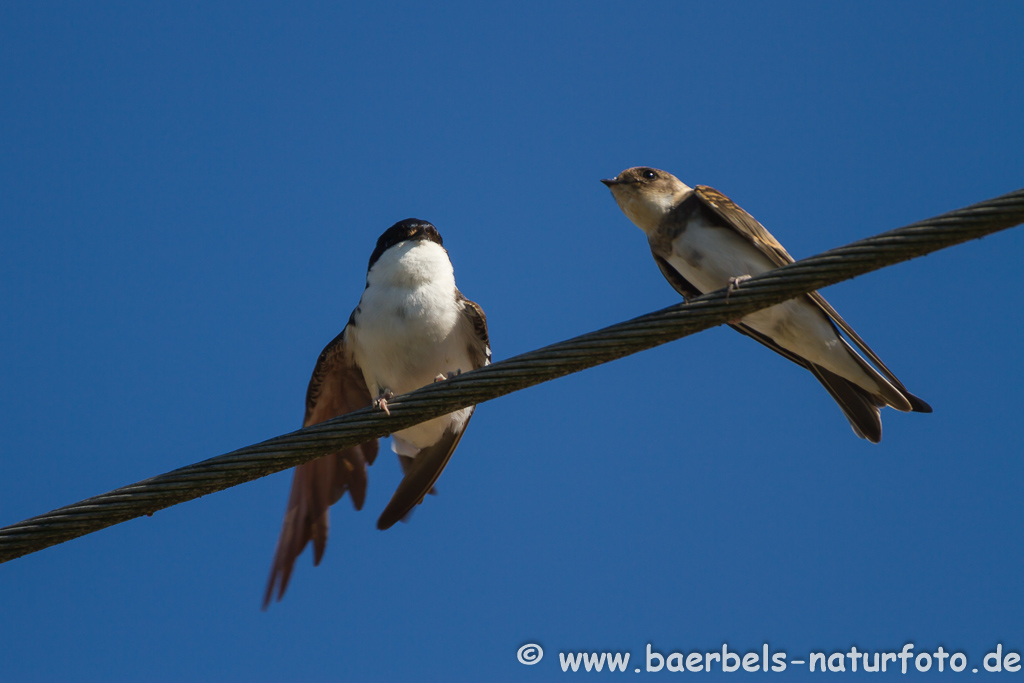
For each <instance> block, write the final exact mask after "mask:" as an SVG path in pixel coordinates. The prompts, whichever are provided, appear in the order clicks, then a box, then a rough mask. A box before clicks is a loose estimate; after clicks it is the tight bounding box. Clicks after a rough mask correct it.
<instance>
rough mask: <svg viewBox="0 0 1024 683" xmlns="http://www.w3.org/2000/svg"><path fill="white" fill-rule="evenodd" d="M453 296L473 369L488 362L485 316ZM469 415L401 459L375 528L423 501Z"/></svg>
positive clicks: (472, 304) (388, 525) (383, 526)
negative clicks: (410, 456)
mask: <svg viewBox="0 0 1024 683" xmlns="http://www.w3.org/2000/svg"><path fill="white" fill-rule="evenodd" d="M456 297H457V299H458V300H459V301H460V302H461V303H462V321H461V324H462V325H463V326H464V328H463V330H462V332H463V334H465V336H466V338H467V339H468V340H469V341H468V351H469V357H470V359H471V360H472V363H473V368H472V369H474V370H475V369H476V368H479V367H483V366H484V365H488V364H489V363H490V362H491V344H490V340H489V338H488V335H487V317H486V316H485V315H484V311H483V309H482V308H480V306H479V305H478V304H476V303H475V302H473V301H470V300H469V299H467V298H466V297H465V296H463V295H462V292H459V291H458V290H456ZM472 417H473V413H472V411H470V413H469V416H468V417H467V418H466V421H465V422H464V423H463V424H462V426H461V427H460V428H458V429H450V430H448V431H446V432H445V433H444V436H442V437H441V439H440V440H439V441H438V442H437V443H435V444H433V445H432V446H428V447H427V448H423V449H421V450H420V452H419V453H417V454H416V457H415V458H413V459H412V462H411V463H409V462H408V461H407V459H405V460H403V463H402V467H403V469H405V476H404V477H403V478H402V481H401V483H399V485H398V488H397V489H396V490H395V493H394V495H393V496H391V500H390V502H388V504H387V507H385V508H384V512H382V513H381V515H380V518H379V519H378V520H377V528H378V529H382V530H383V529H389V528H391V527H392V526H394V524H395V523H396V522H398V521H399V520H400V519H402V518H403V517H405V516H406V515H407V514H408V513H409V512H410V511H411V510H412V509H413V508H414V507H416V506H417V505H419V504H420V503H421V502H423V498H424V497H425V496H426V495H427V494H428V493H430V491H431V490H432V489H433V488H434V483H435V482H436V481H437V479H438V477H440V476H441V472H442V471H444V468H445V466H446V465H447V464H448V461H449V460H450V459H451V457H452V453H454V452H455V447H456V446H458V445H459V441H460V440H461V439H462V435H463V433H465V431H466V427H467V426H468V425H469V420H470V418H472Z"/></svg>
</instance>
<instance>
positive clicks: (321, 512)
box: [263, 328, 377, 609]
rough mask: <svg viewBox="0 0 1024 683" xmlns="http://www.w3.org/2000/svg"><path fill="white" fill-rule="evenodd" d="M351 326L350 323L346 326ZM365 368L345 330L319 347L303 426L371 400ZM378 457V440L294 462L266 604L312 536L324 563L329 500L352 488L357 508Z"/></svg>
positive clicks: (315, 553)
mask: <svg viewBox="0 0 1024 683" xmlns="http://www.w3.org/2000/svg"><path fill="white" fill-rule="evenodd" d="M346 329H347V328H346ZM371 402H372V401H371V398H370V392H369V391H368V390H367V388H366V382H365V380H364V379H363V373H362V371H360V370H359V368H358V367H356V365H355V364H354V363H353V362H352V355H351V353H349V352H348V350H347V349H346V346H345V332H344V331H342V333H341V334H339V335H338V336H337V337H335V338H334V340H333V341H332V342H331V343H330V344H328V345H327V346H326V347H325V348H324V350H323V351H322V352H321V353H320V357H319V358H318V359H317V361H316V367H315V368H313V376H312V377H311V378H310V380H309V387H308V389H307V390H306V415H305V418H304V419H303V421H302V426H303V427H308V426H310V425H314V424H318V423H320V422H324V421H325V420H330V419H331V418H334V417H337V416H339V415H344V414H345V413H350V412H352V411H353V410H358V409H359V408H364V407H366V406H368V405H370V404H371ZM376 457H377V440H376V439H374V440H372V441H367V442H366V443H363V444H360V445H358V446H353V447H352V448H346V449H345V450H343V451H339V452H337V453H331V454H329V455H325V456H323V457H322V458H317V459H316V460H314V461H312V462H308V463H306V464H304V465H299V466H298V467H296V468H295V474H294V476H293V477H292V490H291V494H290V495H289V497H288V507H287V509H286V510H285V515H284V522H283V523H282V524H281V535H280V537H279V538H278V540H277V550H276V551H275V553H274V561H273V564H272V565H271V567H270V578H269V579H268V581H267V590H266V593H265V594H264V597H263V608H264V609H266V607H267V605H268V604H270V600H271V598H272V597H273V594H274V588H275V586H276V587H277V599H278V600H280V599H281V597H282V596H283V595H284V591H285V589H286V588H287V587H288V580H289V578H291V573H292V567H293V566H294V565H295V560H296V558H298V556H299V555H300V554H301V553H302V551H303V549H305V547H306V544H307V543H309V542H310V541H313V564H320V560H321V558H322V557H323V554H324V548H326V546H327V531H328V526H329V512H328V509H329V508H330V506H331V505H333V504H334V503H335V502H337V501H338V499H340V498H341V497H342V496H343V495H344V494H345V491H348V492H349V493H350V494H351V496H352V504H353V505H354V506H355V508H356V509H357V510H359V509H361V508H362V507H363V501H364V500H365V498H366V468H367V465H372V464H373V461H374V459H375V458H376Z"/></svg>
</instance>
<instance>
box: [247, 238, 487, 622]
mask: <svg viewBox="0 0 1024 683" xmlns="http://www.w3.org/2000/svg"><path fill="white" fill-rule="evenodd" d="M490 360H491V347H490V342H489V340H488V337H487V319H486V318H485V317H484V312H483V310H482V309H481V308H480V307H479V306H478V305H477V304H475V303H473V302H472V301H470V300H469V299H467V298H466V297H464V296H463V295H462V293H461V292H460V291H459V290H458V289H457V288H456V286H455V274H454V271H453V270H452V264H451V261H450V260H449V259H448V252H447V251H446V250H445V248H444V246H442V242H441V235H440V234H438V232H437V228H435V227H434V226H433V225H431V224H430V223H427V222H426V221H421V220H416V219H412V218H410V219H407V220H404V221H401V222H399V223H395V224H394V225H393V226H391V227H390V228H388V230H387V231H386V232H385V233H384V234H383V235H381V236H380V239H378V240H377V248H376V249H374V250H373V254H372V255H371V256H370V265H369V266H368V267H367V271H366V289H364V290H363V296H362V298H360V300H359V305H358V306H356V309H355V311H353V312H352V315H351V316H350V317H349V319H348V324H347V325H346V326H345V329H344V330H342V332H341V334H339V335H338V336H337V337H335V338H334V340H333V341H332V342H331V343H330V344H328V345H327V347H326V348H325V349H324V350H323V352H322V353H321V354H320V357H319V358H318V359H317V362H316V367H315V368H313V376H312V378H310V380H309V388H308V389H307V391H306V416H305V419H304V420H303V421H302V425H303V426H304V427H308V426H309V425H313V424H317V423H319V422H323V421H325V420H329V419H331V418H333V417H337V416H338V415H343V414H345V413H348V412H351V411H353V410H356V409H358V408H363V407H366V406H369V405H375V406H377V407H378V408H380V409H382V410H384V411H387V401H388V399H389V398H391V397H393V396H394V395H396V394H404V393H406V392H409V391H412V390H414V389H418V388H419V387H422V386H425V385H427V384H430V383H431V382H434V381H439V380H443V379H446V378H448V377H450V376H452V375H453V374H458V373H460V372H462V371H463V370H470V369H474V368H479V367H481V366H484V365H487V364H488V363H490ZM472 415H473V407H469V408H463V409H462V410H457V411H455V412H453V413H449V414H448V415H445V416H443V417H438V418H435V419H433V420H429V421H428V422H424V423H422V424H418V425H415V426H413V427H409V428H408V429H403V430H401V431H399V432H396V433H395V434H393V435H392V442H393V443H392V449H393V450H394V451H395V453H397V454H398V459H399V462H400V463H401V465H402V470H403V471H404V477H403V479H402V482H401V483H400V484H399V485H398V489H397V490H396V491H395V493H394V495H393V496H392V498H391V502H389V503H388V505H387V507H386V508H385V509H384V512H383V513H381V516H380V519H378V520H377V528H379V529H387V528H389V527H390V526H391V525H393V524H394V523H395V522H397V521H398V520H400V519H402V518H404V517H405V516H406V515H407V514H408V513H409V512H410V511H411V510H412V508H414V507H415V506H416V505H417V504H419V503H420V502H422V500H423V497H424V495H426V494H427V493H428V492H431V491H432V489H433V486H434V482H436V481H437V478H438V477H439V476H440V475H441V471H442V470H443V469H444V467H445V465H447V464H448V459H449V458H451V456H452V452H453V451H454V450H455V447H456V446H457V445H458V444H459V439H461V438H462V434H463V432H464V431H465V430H466V425H467V424H468V423H469V418H470V417H472ZM376 455H377V441H376V440H373V441H369V442H367V443H364V444H361V445H359V446H355V447H353V448H349V449H346V450H344V451H341V452H339V453H332V454H331V455H326V456H324V457H322V458H319V459H317V460H314V461H313V462H310V463H306V464H305V465H300V466H299V467H296V468H295V475H294V477H293V479H292V489H291V495H290V496H289V498H288V507H287V509H286V511H285V517H284V523H283V524H282V525H281V536H280V537H279V539H278V541H277V550H276V552H275V554H274V562H273V564H272V565H271V568H270V579H269V581H268V582H267V591H266V594H265V596H264V600H263V607H264V608H266V606H267V605H268V604H269V602H270V599H271V597H272V595H273V593H274V588H275V585H276V586H278V592H277V599H278V600H280V599H281V596H283V595H284V591H285V589H286V588H287V586H288V579H289V578H290V576H291V572H292V567H293V566H294V564H295V559H296V558H297V557H298V556H299V554H300V553H301V552H302V551H303V549H304V548H305V547H306V544H307V543H308V542H309V541H313V564H314V565H317V564H320V559H321V558H322V557H323V554H324V548H325V547H326V545H327V529H328V521H329V512H328V509H329V508H330V506H331V505H332V504H334V503H335V502H337V501H338V499H340V498H341V497H342V496H343V495H344V494H345V491H348V492H349V493H350V494H351V496H352V504H353V505H354V506H355V508H356V509H357V510H359V509H361V508H362V506H363V501H364V499H365V496H366V468H367V465H372V464H373V461H374V458H375V457H376Z"/></svg>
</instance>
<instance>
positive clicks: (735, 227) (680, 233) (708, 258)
mask: <svg viewBox="0 0 1024 683" xmlns="http://www.w3.org/2000/svg"><path fill="white" fill-rule="evenodd" d="M601 182H602V183H604V184H605V185H607V186H608V188H609V189H610V190H611V191H612V196H613V197H615V201H616V202H617V203H618V205H619V208H621V209H622V211H623V213H625V214H626V216H627V217H628V218H629V219H630V220H631V221H633V222H634V223H635V224H636V225H637V227H639V228H640V229H641V230H643V231H644V233H645V234H646V235H647V241H648V243H649V245H650V247H651V253H652V254H653V255H654V260H655V261H656V262H657V264H658V268H660V269H661V272H662V274H663V275H664V276H665V279H666V280H668V281H669V283H671V285H672V286H673V287H675V289H676V291H678V292H679V293H680V294H682V295H683V297H684V298H687V299H689V298H691V297H695V296H699V295H701V294H706V293H707V292H712V291H714V290H716V289H721V288H723V287H729V286H732V285H736V284H737V283H738V282H741V281H742V280H743V279H745V278H746V277H752V276H755V275H760V274H761V273H764V272H766V271H769V270H772V269H773V268H778V267H780V266H784V265H786V264H789V263H793V257H792V256H790V255H789V253H788V252H787V251H786V250H785V249H784V248H783V246H782V245H781V244H779V242H778V241H777V240H776V239H775V238H774V237H772V235H771V233H769V232H768V231H767V230H765V228H764V226H763V225H761V224H760V223H758V222H757V221H756V220H754V217H753V216H751V215H750V214H749V213H747V212H746V211H744V210H743V209H741V208H740V207H739V206H737V205H736V204H734V203H733V202H732V200H730V199H729V198H728V197H726V196H725V195H724V194H722V193H721V192H719V191H718V190H714V189H712V188H710V187H706V186H704V185H697V186H696V187H694V188H690V187H687V186H686V185H684V184H683V183H682V182H681V181H680V180H679V179H678V178H676V177H675V176H673V175H672V174H671V173H666V172H665V171H659V170H658V169H656V168H647V167H643V166H641V167H636V168H630V169H627V170H625V171H623V172H622V173H620V174H619V175H617V176H616V177H614V178H612V179H610V180H602V181H601ZM731 326H732V327H733V329H735V330H737V331H739V332H742V333H743V334H745V335H747V336H749V337H753V338H754V339H756V340H757V341H759V342H761V343H762V344H764V345H765V346H767V347H768V348H770V349H771V350H772V351H775V352H777V353H779V354H781V355H783V356H785V357H786V358H788V359H789V360H791V361H793V362H794V363H796V364H797V365H800V366H802V367H804V368H807V369H808V370H810V371H811V373H812V374H813V375H814V376H815V377H816V378H817V379H818V381H819V382H821V383H822V385H824V387H825V389H827V390H828V393H829V394H831V395H832V398H833V399H835V401H836V403H838V404H839V407H840V408H842V410H843V413H844V414H845V415H846V418H847V419H848V420H849V421H850V425H851V426H852V427H853V431H854V432H855V433H856V434H857V436H860V437H862V438H864V439H867V440H868V441H871V442H873V443H878V441H880V440H881V438H882V420H881V416H880V414H879V408H880V407H882V406H892V407H893V408H895V409H896V410H901V411H904V412H909V411H914V412H919V413H930V412H931V411H932V409H931V406H929V405H928V404H927V403H925V402H924V401H922V400H921V399H919V398H918V397H916V396H914V395H913V394H911V393H910V392H909V391H907V389H906V387H904V386H903V384H901V383H900V381H899V380H898V379H896V376H895V375H894V374H893V373H892V372H891V371H890V370H889V368H887V367H885V364H884V363H882V361H881V359H879V357H878V356H877V355H876V354H875V353H874V352H873V351H872V350H871V349H870V348H869V347H868V345H867V344H865V343H864V340H863V339H861V338H860V337H859V336H858V335H857V333H856V332H854V331H853V328H851V327H850V326H849V325H848V324H847V323H846V321H845V320H843V319H842V318H841V317H840V316H839V314H838V313H837V312H836V310H835V309H834V308H832V307H831V306H830V305H829V304H828V302H827V301H825V299H824V298H823V297H822V296H821V294H819V293H817V292H811V293H810V294H807V295H805V296H801V297H797V298H796V299H791V300H790V301H786V302H784V303H781V304H778V305H776V306H771V307H769V308H766V309H763V310H761V311H758V312H756V313H751V314H750V315H748V316H746V317H745V318H743V319H742V320H740V321H738V322H736V323H733V324H732V325H731ZM840 330H841V331H842V334H844V335H846V337H847V338H849V340H850V341H852V342H853V344H855V345H856V346H857V348H858V349H859V350H860V351H861V353H863V354H864V355H865V356H867V358H868V359H869V360H870V361H871V363H873V364H874V367H872V365H871V363H868V362H867V361H866V360H864V358H862V357H861V356H860V355H859V354H858V353H857V351H855V350H854V348H853V346H851V345H850V343H849V342H848V341H847V340H846V339H845V338H843V336H842V335H841V334H840Z"/></svg>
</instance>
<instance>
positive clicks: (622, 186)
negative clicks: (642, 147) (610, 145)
mask: <svg viewBox="0 0 1024 683" xmlns="http://www.w3.org/2000/svg"><path fill="white" fill-rule="evenodd" d="M601 182H602V183H604V184H605V185H607V186H608V189H609V190H611V191H612V196H613V197H614V198H615V201H616V202H617V203H618V205H619V208H620V209H622V212H623V213H624V214H626V216H627V217H628V218H629V220H631V221H633V222H634V223H636V225H637V227H639V228H640V229H641V230H643V231H644V232H646V233H649V232H650V231H652V230H655V229H656V228H657V227H658V224H660V223H661V221H662V219H663V218H664V217H665V215H666V214H668V212H669V211H671V210H672V209H673V208H675V207H676V206H678V205H679V202H681V201H682V200H683V199H684V198H685V197H686V195H687V194H688V193H689V192H690V191H691V190H690V188H689V187H687V186H686V185H684V184H683V182H682V181H680V180H679V178H676V177H675V176H674V175H672V174H671V173H666V172H665V171H659V170H658V169H656V168H650V167H648V166H635V167H633V168H627V169H626V170H625V171H623V172H622V173H620V174H619V175H617V176H615V177H614V178H610V179H607V180H602V181H601Z"/></svg>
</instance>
